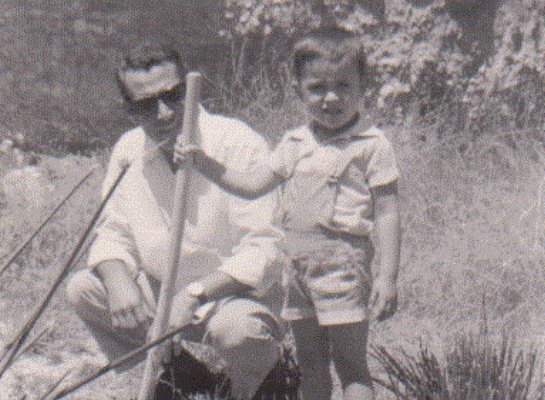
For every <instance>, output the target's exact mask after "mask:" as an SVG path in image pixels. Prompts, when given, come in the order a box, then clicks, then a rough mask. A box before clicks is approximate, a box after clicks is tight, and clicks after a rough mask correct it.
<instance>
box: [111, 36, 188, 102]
mask: <svg viewBox="0 0 545 400" xmlns="http://www.w3.org/2000/svg"><path fill="white" fill-rule="evenodd" d="M164 62H172V63H174V64H175V65H176V66H177V68H178V72H179V73H180V77H183V76H184V73H183V69H184V68H183V63H182V59H181V57H180V54H179V53H178V52H177V51H176V50H175V49H174V48H172V47H170V46H168V45H166V44H164V43H160V42H151V41H144V42H142V43H141V44H139V45H138V46H136V47H134V48H132V49H130V50H129V51H128V52H127V53H126V54H125V56H124V58H123V60H122V62H121V64H120V65H119V66H118V68H117V71H116V74H115V78H116V82H117V85H118V87H119V90H120V91H121V94H122V95H123V98H124V100H125V101H127V102H129V103H130V102H131V96H130V92H129V89H128V88H127V86H126V85H125V82H123V79H122V78H121V76H122V73H123V72H125V71H127V70H129V69H144V70H149V69H150V68H151V67H153V66H155V65H159V64H161V63H164Z"/></svg>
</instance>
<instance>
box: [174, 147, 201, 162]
mask: <svg viewBox="0 0 545 400" xmlns="http://www.w3.org/2000/svg"><path fill="white" fill-rule="evenodd" d="M191 153H193V155H194V156H195V157H194V158H197V157H199V156H202V155H204V151H203V149H202V148H201V147H200V146H199V145H196V144H186V145H182V144H179V143H176V144H175V145H174V163H175V164H183V163H185V162H187V156H188V155H189V154H191Z"/></svg>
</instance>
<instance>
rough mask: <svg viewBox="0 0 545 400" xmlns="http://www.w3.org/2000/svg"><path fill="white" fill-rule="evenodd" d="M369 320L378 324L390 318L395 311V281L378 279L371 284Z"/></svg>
mask: <svg viewBox="0 0 545 400" xmlns="http://www.w3.org/2000/svg"><path fill="white" fill-rule="evenodd" d="M369 306H370V308H371V320H377V321H379V322H381V321H384V320H386V319H388V318H390V317H391V316H392V315H393V314H394V313H395V312H396V311H397V287H396V283H395V281H393V280H391V279H383V278H381V277H379V278H378V279H377V280H375V282H374V283H373V290H372V291H371V297H370V298H369Z"/></svg>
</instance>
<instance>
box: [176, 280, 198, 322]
mask: <svg viewBox="0 0 545 400" xmlns="http://www.w3.org/2000/svg"><path fill="white" fill-rule="evenodd" d="M198 307H199V300H198V299H197V298H195V297H193V296H191V295H190V294H189V293H187V291H186V290H185V289H183V290H181V291H180V292H178V294H176V296H174V299H172V307H171V309H170V319H169V327H170V329H178V328H181V327H182V326H186V325H189V324H190V323H191V321H192V320H193V316H194V315H195V311H196V310H197V308H198Z"/></svg>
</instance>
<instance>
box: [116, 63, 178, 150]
mask: <svg viewBox="0 0 545 400" xmlns="http://www.w3.org/2000/svg"><path fill="white" fill-rule="evenodd" d="M121 79H122V80H123V82H124V83H125V86H126V88H127V89H128V91H129V95H130V98H131V99H132V101H129V102H128V108H129V113H130V114H131V116H132V117H133V118H134V119H135V122H136V123H138V124H139V125H141V126H142V127H143V128H144V130H145V131H146V133H147V134H148V136H150V137H151V138H152V139H153V140H155V141H156V142H158V143H164V146H166V147H170V146H172V145H173V144H174V142H175V141H176V136H177V135H178V133H179V131H180V129H181V124H182V119H183V101H182V100H183V95H184V87H183V86H184V85H183V79H182V77H181V76H180V73H179V70H178V68H177V67H176V65H175V64H174V63H172V62H163V63H161V64H158V65H155V66H153V67H151V68H150V69H148V70H146V69H135V70H131V69H129V70H127V71H125V72H124V73H123V74H122V76H121Z"/></svg>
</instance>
